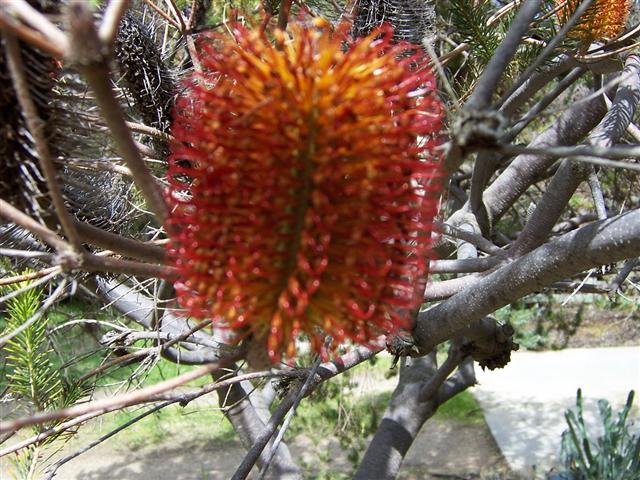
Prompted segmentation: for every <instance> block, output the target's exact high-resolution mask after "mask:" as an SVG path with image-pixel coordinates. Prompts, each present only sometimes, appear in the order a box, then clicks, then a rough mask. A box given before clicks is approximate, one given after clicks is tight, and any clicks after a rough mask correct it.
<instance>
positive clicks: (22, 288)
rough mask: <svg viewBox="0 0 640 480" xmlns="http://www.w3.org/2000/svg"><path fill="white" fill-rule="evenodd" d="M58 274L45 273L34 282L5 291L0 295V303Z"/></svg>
mask: <svg viewBox="0 0 640 480" xmlns="http://www.w3.org/2000/svg"><path fill="white" fill-rule="evenodd" d="M58 275H59V272H51V273H50V274H49V275H46V276H44V277H42V278H41V279H40V280H37V281H35V282H30V283H28V284H27V285H25V286H24V287H20V288H18V289H17V290H13V291H12V292H9V293H7V294H6V295H3V296H2V297H0V304H3V303H4V302H6V301H8V300H11V299H12V298H14V297H17V296H18V295H20V294H22V293H24V292H26V291H29V290H32V289H34V288H37V287H39V286H40V285H42V284H44V283H47V282H48V281H49V280H51V279H53V278H55V277H57V276H58Z"/></svg>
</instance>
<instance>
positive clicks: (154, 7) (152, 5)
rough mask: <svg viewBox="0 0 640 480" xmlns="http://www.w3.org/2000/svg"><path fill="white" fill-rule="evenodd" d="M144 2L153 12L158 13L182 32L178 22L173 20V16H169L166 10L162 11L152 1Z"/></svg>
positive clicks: (145, 0)
mask: <svg viewBox="0 0 640 480" xmlns="http://www.w3.org/2000/svg"><path fill="white" fill-rule="evenodd" d="M143 1H144V3H146V4H147V5H149V6H150V7H151V8H152V9H153V10H155V11H156V13H158V14H159V15H160V16H161V17H162V18H164V19H165V20H166V21H167V22H169V23H170V24H171V25H172V26H174V27H175V28H177V29H178V30H180V25H178V22H176V21H175V20H174V19H173V18H171V16H169V15H167V13H166V12H165V11H164V10H162V9H161V8H160V7H159V6H157V5H156V4H155V3H153V2H152V1H151V0H143Z"/></svg>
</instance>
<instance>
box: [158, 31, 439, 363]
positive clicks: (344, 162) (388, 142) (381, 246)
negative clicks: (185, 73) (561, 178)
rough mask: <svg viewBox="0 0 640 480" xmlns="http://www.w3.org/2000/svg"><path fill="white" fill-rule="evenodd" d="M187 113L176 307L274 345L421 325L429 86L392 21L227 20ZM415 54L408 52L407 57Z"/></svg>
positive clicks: (432, 188)
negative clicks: (264, 28) (269, 32)
mask: <svg viewBox="0 0 640 480" xmlns="http://www.w3.org/2000/svg"><path fill="white" fill-rule="evenodd" d="M231 27H232V31H233V38H228V37H227V38H225V37H221V36H216V37H211V38H210V39H209V42H207V43H206V44H205V45H203V48H204V49H205V53H204V54H203V56H202V63H203V66H204V67H205V69H206V73H204V74H203V75H202V76H200V77H197V78H195V79H194V80H193V81H192V83H191V84H190V86H189V87H188V91H187V92H186V93H185V95H183V97H182V98H181V99H180V100H179V101H178V103H177V109H176V114H175V117H174V128H173V134H174V136H175V137H176V139H177V142H176V143H175V144H174V146H173V153H172V156H171V157H170V166H169V172H168V180H169V184H170V189H169V199H170V202H171V204H172V207H173V211H172V214H171V216H170V218H169V220H168V223H167V226H166V227H167V232H168V234H169V236H170V239H171V242H170V245H169V259H170V262H171V263H172V264H173V265H174V266H175V267H176V270H177V272H178V273H177V280H176V281H175V287H176V291H177V295H178V300H179V303H180V304H181V306H182V307H184V308H185V309H186V310H187V311H188V312H189V313H190V314H191V315H193V316H195V317H198V318H211V319H212V321H214V322H217V323H218V324H221V325H226V326H227V327H229V328H230V329H232V330H233V331H235V332H237V333H238V338H246V337H247V336H249V335H252V336H253V338H254V339H256V338H257V339H261V341H264V344H265V345H266V348H267V350H268V355H269V358H270V359H271V361H273V362H275V361H278V360H279V359H280V358H281V355H282V353H284V354H285V355H286V356H287V357H289V358H291V357H293V356H294V355H295V342H294V341H295V338H296V337H297V336H298V335H299V334H302V333H305V334H307V335H308V336H309V337H310V339H311V342H312V346H313V348H314V349H315V350H316V351H321V350H322V343H323V342H322V339H323V336H324V335H331V336H332V337H333V339H334V342H333V345H334V346H335V345H339V344H340V343H341V342H343V341H344V340H346V339H350V340H352V341H354V342H357V343H360V344H368V343H369V342H370V341H371V340H372V339H373V338H374V337H376V336H378V335H380V334H382V333H388V332H393V331H396V330H397V329H399V328H410V327H411V326H412V320H411V313H412V312H413V311H414V310H415V309H416V308H417V307H418V306H419V304H420V303H421V298H422V296H423V293H424V288H425V284H426V274H427V266H428V256H429V253H430V237H431V228H432V220H433V217H434V215H435V214H436V209H437V196H438V195H439V193H440V188H441V186H440V176H441V168H440V162H439V157H438V155H437V154H436V153H435V151H434V149H435V147H436V146H437V145H438V135H439V130H440V128H441V123H442V105H441V103H440V102H439V100H438V99H437V97H436V96H435V93H434V90H435V80H434V77H433V75H432V74H431V72H430V71H429V70H428V69H427V68H426V65H425V62H424V59H423V58H421V57H420V56H419V55H418V54H416V53H415V52H416V50H417V47H415V46H409V45H408V44H396V45H394V44H392V41H391V38H392V35H393V32H392V30H391V28H390V27H383V28H381V29H379V30H376V31H375V32H373V33H372V34H371V35H369V36H368V37H366V38H363V39H360V40H355V41H354V40H352V39H350V37H349V35H348V32H349V29H350V25H346V24H343V25H341V26H339V27H337V29H336V30H335V31H334V30H332V28H331V27H330V26H329V25H328V24H326V23H324V22H322V21H320V20H315V21H314V22H313V24H311V25H304V24H302V23H294V24H292V25H290V27H289V31H288V33H285V32H282V31H276V32H275V35H274V36H275V38H276V42H275V43H276V45H275V46H274V45H272V44H271V43H270V41H269V40H268V39H267V37H266V36H265V34H264V33H261V32H259V31H249V30H247V29H245V28H244V27H242V26H240V25H232V26H231ZM410 51H411V52H413V53H407V52H410Z"/></svg>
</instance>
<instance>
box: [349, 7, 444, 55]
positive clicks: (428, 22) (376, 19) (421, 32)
mask: <svg viewBox="0 0 640 480" xmlns="http://www.w3.org/2000/svg"><path fill="white" fill-rule="evenodd" d="M434 20H435V7H434V4H433V2H432V1H431V0H360V1H358V2H357V5H356V17H355V19H354V22H353V32H354V34H355V35H356V36H359V37H361V36H366V35H369V34H370V33H371V32H372V31H373V30H374V29H375V28H377V27H379V26H380V25H381V24H382V23H384V22H388V23H389V24H391V26H393V28H394V32H395V33H394V38H395V39H396V40H406V41H408V42H411V43H414V44H416V45H420V44H421V43H422V40H423V39H424V38H425V37H428V36H430V35H431V34H432V33H433V28H434Z"/></svg>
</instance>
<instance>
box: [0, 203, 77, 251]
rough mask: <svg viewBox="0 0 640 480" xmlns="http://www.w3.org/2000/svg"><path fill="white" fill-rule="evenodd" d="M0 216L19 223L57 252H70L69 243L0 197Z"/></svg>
mask: <svg viewBox="0 0 640 480" xmlns="http://www.w3.org/2000/svg"><path fill="white" fill-rule="evenodd" d="M0 217H4V218H6V219H8V220H9V221H11V222H13V223H15V224H17V225H20V226H21V227H22V228H24V229H26V230H28V231H29V232H31V233H33V235H35V236H36V237H38V238H39V239H40V240H42V241H43V242H45V243H46V244H48V245H49V246H51V247H53V248H55V249H56V250H57V251H58V252H71V245H69V244H68V243H67V242H65V241H64V240H63V239H62V238H60V237H59V236H58V235H56V233H55V232H54V231H52V230H49V229H48V228H47V227H45V226H44V225H41V224H40V223H38V222H36V221H35V220H34V219H33V218H31V217H30V216H29V215H27V214H26V213H22V212H21V211H20V210H18V209H17V208H16V207H14V206H13V205H11V204H10V203H7V202H5V201H4V200H2V199H1V198H0Z"/></svg>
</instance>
